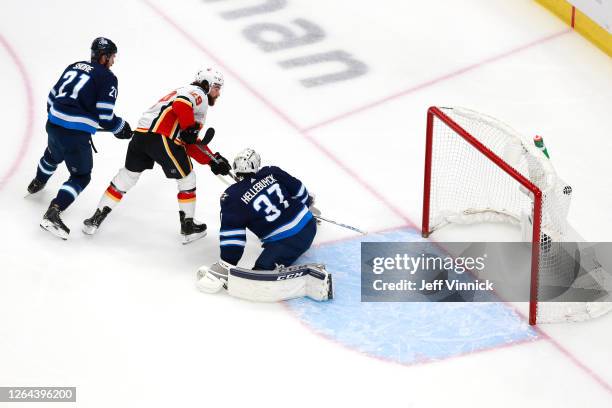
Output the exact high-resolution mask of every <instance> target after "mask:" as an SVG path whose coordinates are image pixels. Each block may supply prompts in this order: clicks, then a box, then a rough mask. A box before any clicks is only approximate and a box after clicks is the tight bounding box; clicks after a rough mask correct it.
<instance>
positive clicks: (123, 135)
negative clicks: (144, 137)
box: [113, 122, 132, 139]
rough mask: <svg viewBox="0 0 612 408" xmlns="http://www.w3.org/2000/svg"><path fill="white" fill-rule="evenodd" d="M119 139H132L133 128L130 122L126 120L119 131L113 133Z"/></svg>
mask: <svg viewBox="0 0 612 408" xmlns="http://www.w3.org/2000/svg"><path fill="white" fill-rule="evenodd" d="M113 135H115V137H116V138H117V139H130V138H131V137H132V128H131V127H130V124H129V123H127V122H125V123H124V124H123V127H122V128H121V129H120V130H119V131H118V132H117V133H113Z"/></svg>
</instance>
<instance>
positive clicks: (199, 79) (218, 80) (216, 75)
mask: <svg viewBox="0 0 612 408" xmlns="http://www.w3.org/2000/svg"><path fill="white" fill-rule="evenodd" d="M193 82H194V83H197V84H200V85H201V86H202V87H204V88H206V94H208V93H209V92H210V89H211V87H213V86H215V85H216V86H218V87H219V88H221V87H223V74H222V73H221V72H219V71H217V70H216V69H214V68H210V67H209V68H205V69H201V70H199V71H198V73H197V74H196V76H195V78H194V79H193Z"/></svg>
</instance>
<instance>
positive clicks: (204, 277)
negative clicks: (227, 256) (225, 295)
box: [196, 261, 233, 293]
mask: <svg viewBox="0 0 612 408" xmlns="http://www.w3.org/2000/svg"><path fill="white" fill-rule="evenodd" d="M231 267H233V265H230V264H228V263H227V262H224V261H219V262H216V263H214V264H212V265H211V266H207V265H202V266H200V268H199V269H198V273H197V282H196V287H197V288H198V289H199V290H200V291H202V292H204V293H217V292H219V291H220V290H221V288H225V289H227V275H228V274H229V268H231Z"/></svg>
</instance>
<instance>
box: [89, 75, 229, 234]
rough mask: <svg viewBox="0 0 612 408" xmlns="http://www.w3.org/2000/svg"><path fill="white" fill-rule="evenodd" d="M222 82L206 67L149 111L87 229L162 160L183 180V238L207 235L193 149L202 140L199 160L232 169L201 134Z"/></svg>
mask: <svg viewBox="0 0 612 408" xmlns="http://www.w3.org/2000/svg"><path fill="white" fill-rule="evenodd" d="M222 87H223V75H222V74H221V73H220V72H219V71H217V70H214V69H212V68H207V69H203V70H201V71H199V72H198V73H197V74H196V76H195V79H194V81H193V82H192V83H191V84H190V85H188V86H184V87H182V88H179V89H177V90H175V91H172V92H171V93H169V94H168V95H166V96H164V97H163V98H161V99H160V100H159V101H158V102H157V103H155V104H154V105H153V106H152V107H151V108H149V109H148V110H147V111H146V112H145V113H144V114H143V116H142V117H141V118H140V121H139V122H138V127H137V129H136V130H135V131H134V137H133V138H132V140H131V142H130V144H129V146H128V151H127V154H126V158H125V167H123V168H122V169H120V170H119V172H118V173H117V175H116V176H115V177H114V178H113V180H112V181H111V183H110V185H109V186H108V188H107V189H106V191H105V192H104V194H103V195H102V198H101V199H100V202H99V204H98V207H97V209H96V211H95V213H94V215H93V216H92V217H90V218H88V219H86V220H85V221H84V222H83V224H84V225H83V232H84V233H86V234H89V235H92V234H94V233H95V232H96V231H97V230H98V228H99V227H100V224H101V223H102V222H103V221H104V219H105V218H106V217H107V216H108V214H109V213H110V212H111V211H112V209H113V208H115V206H116V205H117V204H118V203H119V202H120V201H121V199H122V198H123V196H124V194H126V193H127V192H128V191H129V190H130V189H131V188H132V187H133V186H134V185H136V182H137V181H138V178H139V177H140V175H141V173H142V172H143V171H145V170H147V169H152V168H153V165H154V163H157V164H159V165H160V166H161V167H162V169H163V171H164V173H165V175H166V177H167V178H171V179H175V180H176V181H177V185H178V195H177V198H178V206H179V220H180V224H181V235H182V237H183V243H184V244H186V243H189V242H192V241H194V240H196V239H198V238H201V237H203V236H205V235H206V224H203V223H202V224H200V223H198V222H196V221H195V220H194V214H195V207H196V175H195V172H194V171H193V167H192V163H191V159H190V153H189V152H188V150H190V147H194V146H196V145H197V146H198V149H195V150H196V151H197V152H198V153H199V154H200V156H202V157H199V158H196V160H198V161H199V162H200V163H204V164H208V165H209V166H210V168H211V170H212V172H213V173H214V174H222V175H226V174H228V172H229V171H230V165H229V163H228V161H227V160H226V159H225V158H224V157H223V156H221V155H220V154H219V153H214V154H213V153H212V151H211V150H210V149H209V148H208V146H206V145H203V144H202V143H201V142H202V141H201V140H199V139H198V135H199V132H200V130H201V129H203V127H204V123H205V121H206V114H207V112H208V107H209V106H214V105H215V102H216V100H217V98H218V97H219V95H220V92H221V88H222ZM211 130H212V128H209V129H208V131H207V132H209V131H211ZM202 153H206V154H202ZM211 157H214V160H211Z"/></svg>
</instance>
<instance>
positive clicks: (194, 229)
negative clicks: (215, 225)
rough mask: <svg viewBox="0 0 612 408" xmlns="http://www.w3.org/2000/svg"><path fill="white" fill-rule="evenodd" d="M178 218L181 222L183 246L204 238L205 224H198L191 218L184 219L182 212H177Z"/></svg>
mask: <svg viewBox="0 0 612 408" xmlns="http://www.w3.org/2000/svg"><path fill="white" fill-rule="evenodd" d="M179 218H180V220H181V235H182V237H183V245H185V244H189V243H191V242H193V241H195V240H198V239H200V238H203V237H205V236H206V224H198V223H197V222H196V221H195V220H194V219H193V218H185V213H184V212H183V211H179Z"/></svg>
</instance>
